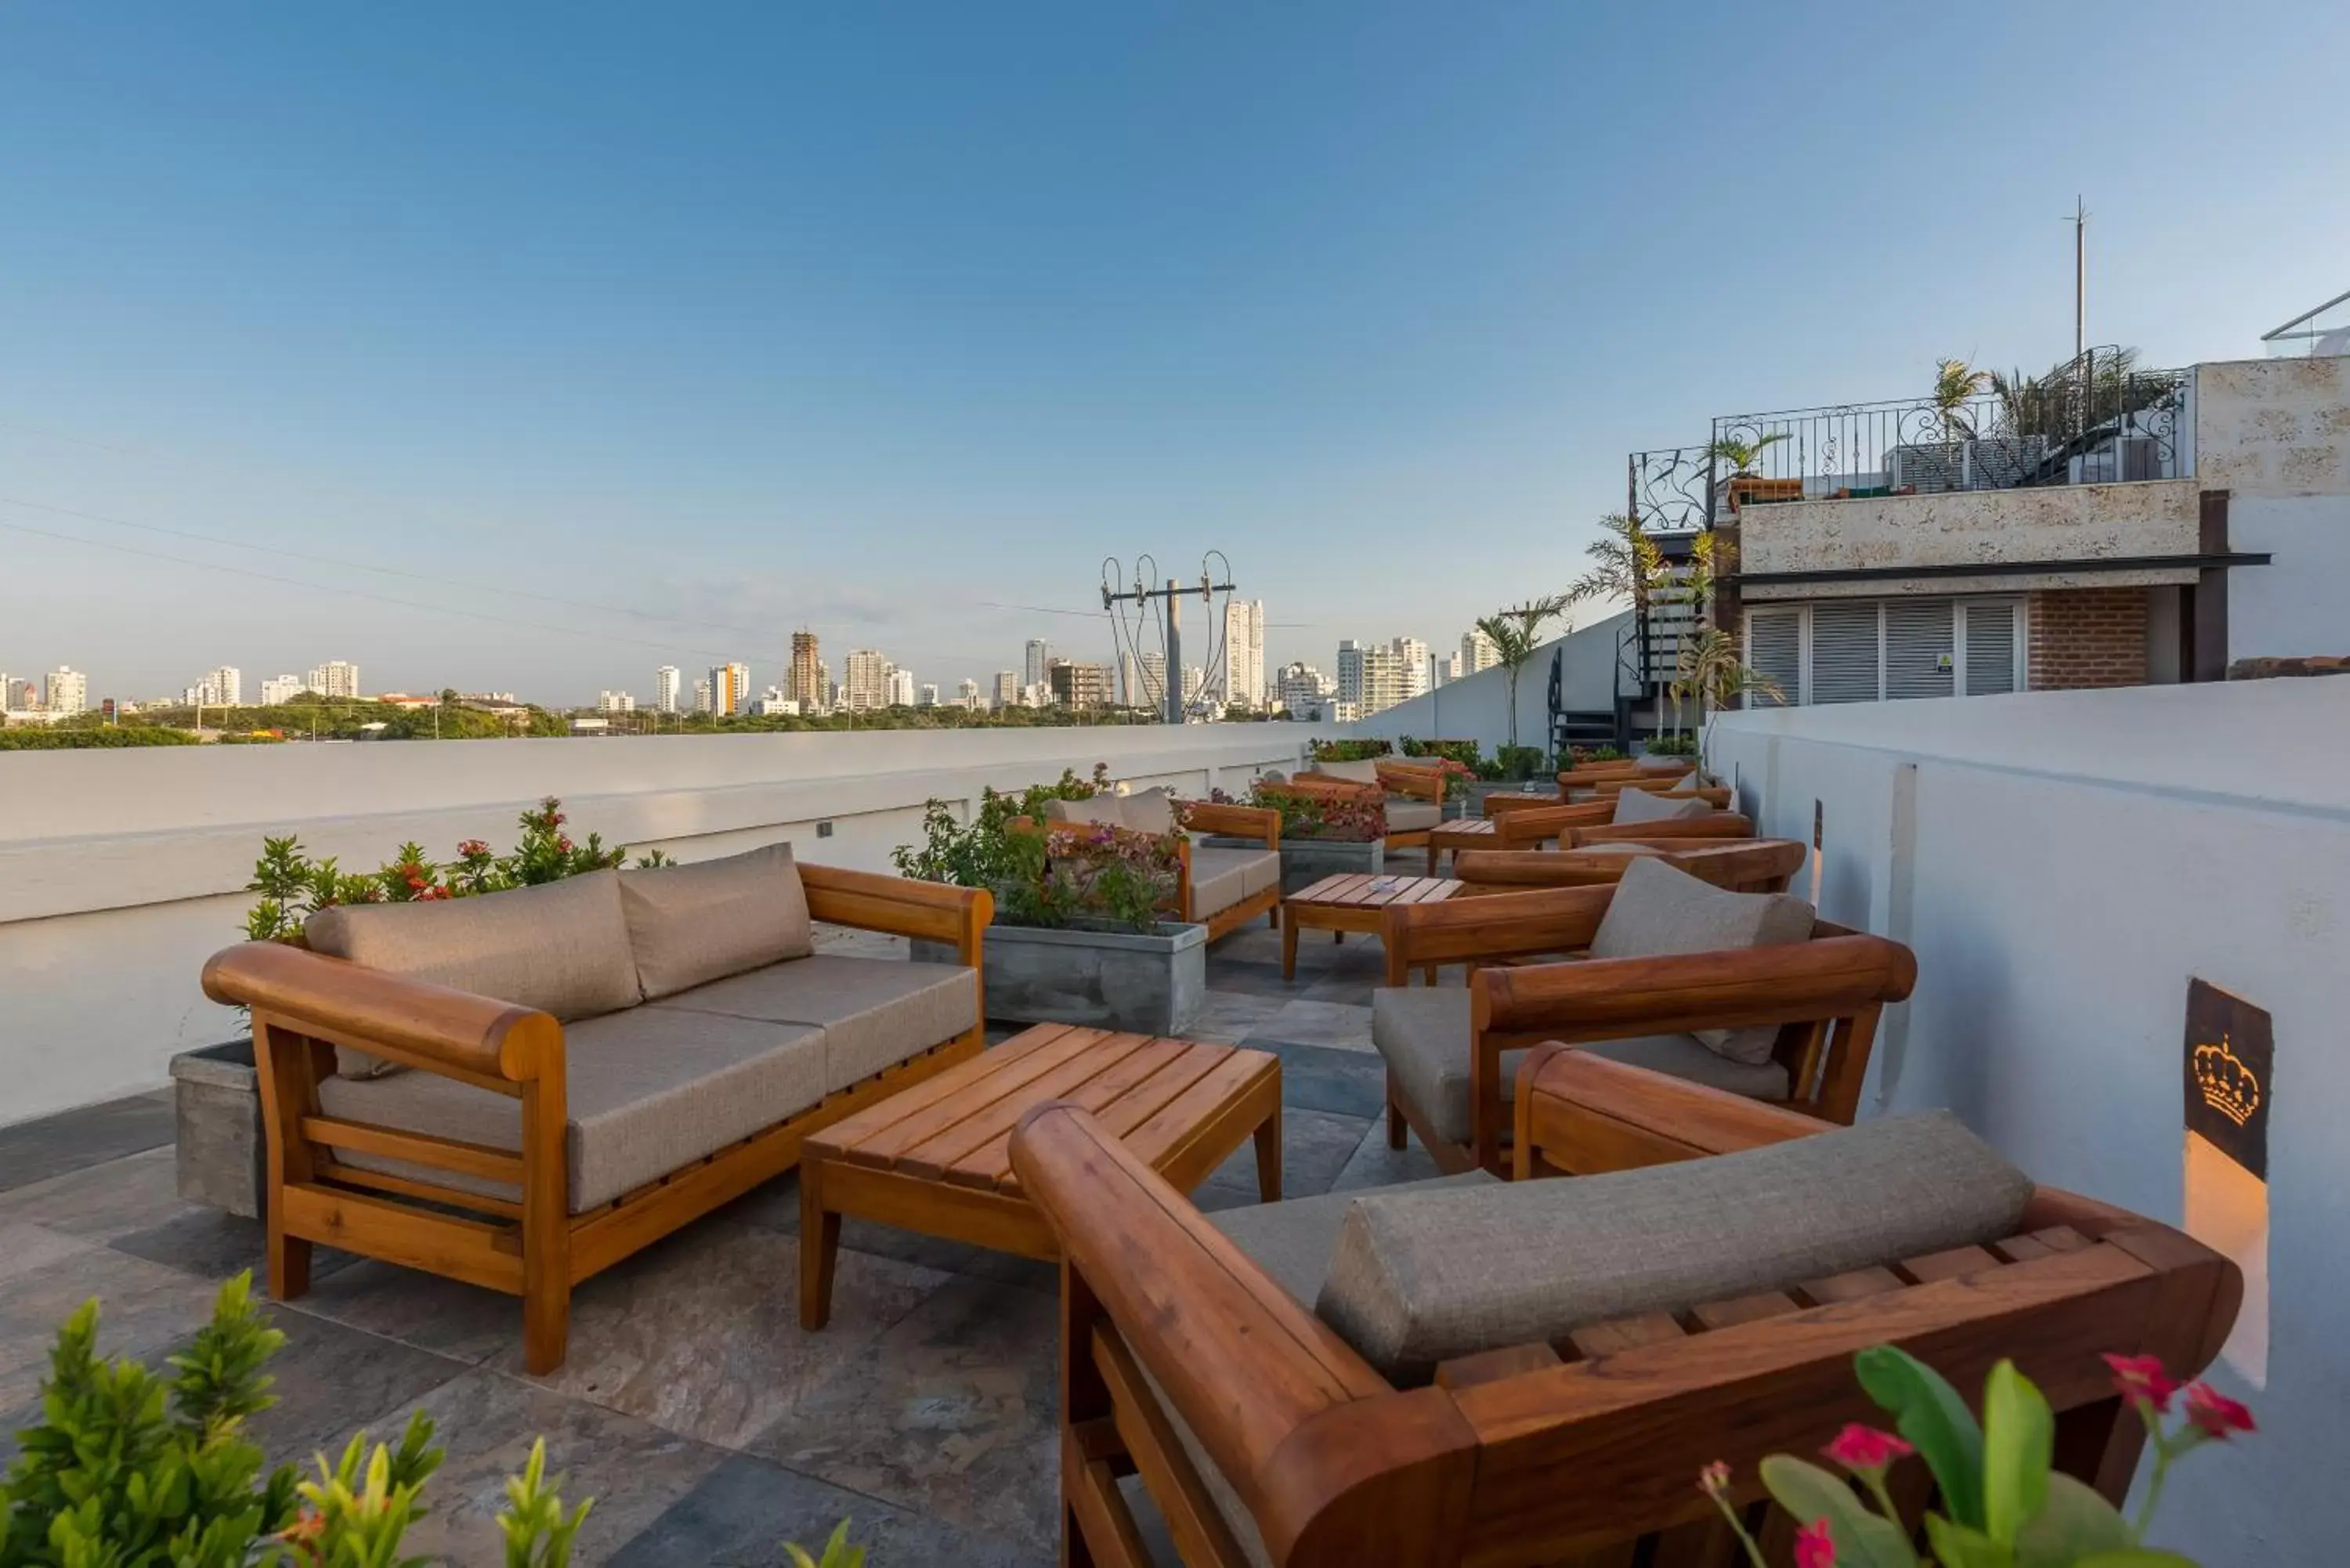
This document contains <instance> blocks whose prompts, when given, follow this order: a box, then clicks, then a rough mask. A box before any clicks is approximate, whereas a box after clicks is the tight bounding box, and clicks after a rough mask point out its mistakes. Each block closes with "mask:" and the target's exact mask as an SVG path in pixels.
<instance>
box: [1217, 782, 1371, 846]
mask: <svg viewBox="0 0 2350 1568" xmlns="http://www.w3.org/2000/svg"><path fill="white" fill-rule="evenodd" d="M1208 798H1209V799H1210V800H1211V801H1213V802H1214V803H1215V804H1216V805H1253V806H1260V807H1263V808H1265V809H1268V810H1272V811H1277V812H1279V813H1280V814H1281V837H1282V842H1284V843H1287V842H1289V841H1290V840H1292V839H1314V840H1318V841H1320V842H1322V843H1326V844H1328V843H1335V844H1370V843H1375V842H1377V841H1378V840H1379V839H1383V838H1385V837H1386V836H1388V805H1387V791H1385V790H1383V789H1381V788H1380V787H1379V786H1378V785H1377V784H1317V785H1316V786H1315V788H1313V789H1311V790H1304V789H1295V788H1292V787H1290V786H1289V785H1287V784H1271V783H1267V782H1265V781H1263V780H1262V779H1261V780H1259V781H1258V782H1257V783H1255V784H1251V785H1250V786H1249V792H1248V798H1247V799H1245V800H1243V801H1235V800H1233V798H1232V796H1231V795H1228V794H1225V793H1224V792H1223V791H1222V790H1211V791H1210V792H1209V796H1208Z"/></svg>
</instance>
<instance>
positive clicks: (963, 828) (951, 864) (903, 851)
mask: <svg viewBox="0 0 2350 1568" xmlns="http://www.w3.org/2000/svg"><path fill="white" fill-rule="evenodd" d="M1109 785H1110V780H1109V764H1108V763H1095V764H1094V775H1093V777H1092V779H1091V780H1086V779H1081V778H1079V777H1077V775H1076V773H1075V772H1074V771H1071V770H1067V769H1064V770H1063V772H1062V774H1061V776H1060V778H1059V779H1058V780H1057V781H1056V782H1055V783H1053V784H1033V785H1031V786H1030V787H1028V788H1027V789H1025V790H1023V791H1021V792H1019V793H1018V794H1000V793H998V792H997V791H994V790H992V789H990V790H983V791H982V792H981V794H980V801H979V810H978V812H977V813H976V814H974V815H973V816H972V820H971V821H969V822H967V823H966V822H962V821H959V820H958V819H957V818H956V816H955V814H954V811H953V808H952V807H951V806H949V805H947V803H946V802H944V801H941V800H932V801H931V802H929V803H928V805H925V807H924V808H923V811H922V839H921V842H920V844H901V845H899V846H898V847H896V848H895V849H893V850H891V851H890V852H889V859H890V863H891V864H892V865H894V866H896V867H898V871H899V875H900V876H904V877H914V878H916V879H917V880H920V881H924V882H950V883H952V884H954V885H956V886H958V887H962V888H986V889H987V890H988V891H989V892H991V893H993V895H994V897H995V919H997V921H999V922H1000V923H1002V924H1003V925H1007V926H1043V927H1060V926H1067V925H1070V924H1072V923H1077V922H1085V921H1094V920H1100V921H1107V922H1108V923H1111V924H1114V925H1118V926H1122V927H1125V928H1127V929H1132V930H1138V931H1147V930H1149V929H1151V928H1152V927H1153V926H1155V925H1157V924H1158V922H1159V919H1160V914H1161V911H1162V910H1163V909H1165V908H1166V906H1168V905H1169V904H1170V903H1171V902H1172V901H1173V899H1174V897H1175V891H1176V886H1177V881H1178V878H1179V877H1180V868H1179V867H1180V854H1181V849H1180V834H1175V833H1169V834H1165V835H1160V836H1153V835H1150V834H1146V833H1130V832H1128V831H1127V830H1125V829H1123V828H1113V827H1107V826H1090V825H1078V824H1066V825H1054V826H1045V807H1046V806H1047V805H1050V804H1051V803H1052V802H1054V801H1055V800H1088V799H1091V798H1092V797H1093V796H1095V795H1097V794H1105V793H1107V790H1108V789H1109ZM1019 817H1024V818H1026V819H1028V821H1030V822H1031V823H1034V824H1036V825H1037V826H1036V827H1035V829H1034V830H1031V831H1028V832H1015V831H1014V830H1013V827H1012V823H1013V821H1014V818H1019Z"/></svg>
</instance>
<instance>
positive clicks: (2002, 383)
mask: <svg viewBox="0 0 2350 1568" xmlns="http://www.w3.org/2000/svg"><path fill="white" fill-rule="evenodd" d="M2187 383H2188V372H2186V371H2184V370H2147V369H2140V368H2139V367H2138V366H2137V364H2136V363H2135V361H2134V358H2133V357H2132V356H2131V354H2130V353H2129V352H2128V351H2126V350H2125V349H2120V348H2093V349H2090V350H2088V351H2087V352H2086V353H2084V354H2082V355H2081V356H2079V357H2078V358H2074V359H2071V360H2068V361H2066V362H2065V363H2064V364H2062V365H2059V366H2057V367H2056V368H2055V369H2053V370H2050V371H2049V372H2048V373H2047V374H2046V375H2044V376H2037V377H2033V376H2020V375H2019V376H2016V377H2013V378H2009V377H1997V376H1984V377H1982V378H1981V379H1979V380H1976V381H1971V382H1968V383H1965V384H1964V385H1963V386H1960V385H1954V386H1953V387H1952V388H1951V392H1952V394H1953V395H1951V396H1950V397H1948V398H1947V399H1937V398H1904V399H1894V400H1887V401H1884V402H1873V403H1842V404H1835V405H1832V406H1828V407H1824V408H1815V409H1790V410H1780V411H1778V412H1774V413H1758V414H1730V415H1725V416H1723V417H1722V418H1720V419H1717V420H1715V421H1713V428H1712V433H1711V441H1710V443H1709V444H1708V445H1706V446H1702V447H1679V448H1667V449H1663V450H1660V451H1655V452H1634V453H1633V454H1632V456H1631V459H1630V485H1629V489H1630V495H1629V501H1630V504H1631V507H1632V509H1633V511H1634V513H1635V514H1637V515H1638V517H1639V518H1640V521H1641V523H1642V524H1643V526H1645V527H1648V529H1649V530H1650V531H1651V532H1673V531H1678V530H1679V529H1683V528H1691V527H1711V526H1712V525H1713V524H1715V523H1717V522H1721V521H1726V520H1727V519H1728V517H1729V515H1730V514H1731V513H1732V512H1734V511H1737V510H1739V509H1741V508H1743V507H1745V506H1748V505H1755V504H1768V503H1771V502H1776V501H1818V500H1829V499H1838V498H1846V497H1860V496H1870V495H1908V494H1933V493H1940V492H1948V491H1958V490H2013V489H2019V488H2022V487H2025V486H2030V485H2050V484H2105V483H2120V482H2124V481H2130V480H2147V479H2174V478H2178V477H2180V476H2181V472H2182V464H2181V461H2180V450H2179V443H2178V439H2177V437H2178V421H2179V418H2180V415H2181V413H2182V411H2183V409H2184V405H2185V401H2186V389H2187Z"/></svg>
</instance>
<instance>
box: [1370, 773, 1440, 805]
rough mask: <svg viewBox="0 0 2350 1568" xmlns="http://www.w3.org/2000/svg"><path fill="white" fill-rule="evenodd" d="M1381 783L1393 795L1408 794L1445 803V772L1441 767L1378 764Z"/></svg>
mask: <svg viewBox="0 0 2350 1568" xmlns="http://www.w3.org/2000/svg"><path fill="white" fill-rule="evenodd" d="M1378 770H1379V783H1380V784H1382V785H1384V786H1385V787H1386V788H1387V790H1388V793H1389V794H1407V795H1411V796H1414V797H1416V798H1418V799H1420V800H1432V801H1434V802H1436V803H1437V804H1438V805H1442V804H1443V803H1444V770H1443V769H1442V768H1440V767H1435V768H1423V767H1414V766H1412V765H1411V764H1410V763H1379V764H1378Z"/></svg>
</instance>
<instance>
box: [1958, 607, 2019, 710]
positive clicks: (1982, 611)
mask: <svg viewBox="0 0 2350 1568" xmlns="http://www.w3.org/2000/svg"><path fill="white" fill-rule="evenodd" d="M2015 611H2016V605H2015V601H2013V600H2012V599H1992V600H1985V601H1982V602H1980V603H1976V604H1970V605H1969V606H1967V607H1966V617H1967V621H1966V633H1967V670H1966V675H1967V686H1966V694H1967V695H1968V696H1970V697H1981V696H1985V695H1988V694H1989V693H1991V692H1994V691H2014V690H2015Z"/></svg>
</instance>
